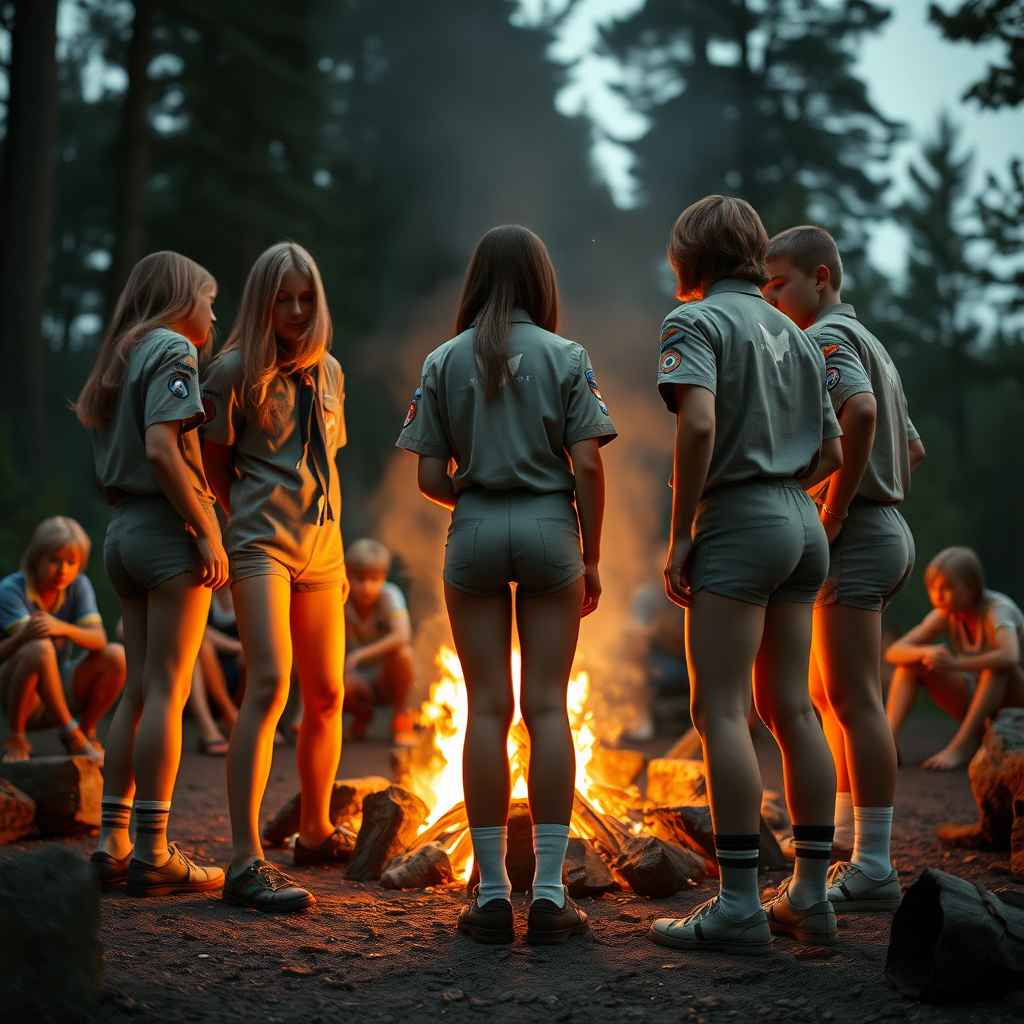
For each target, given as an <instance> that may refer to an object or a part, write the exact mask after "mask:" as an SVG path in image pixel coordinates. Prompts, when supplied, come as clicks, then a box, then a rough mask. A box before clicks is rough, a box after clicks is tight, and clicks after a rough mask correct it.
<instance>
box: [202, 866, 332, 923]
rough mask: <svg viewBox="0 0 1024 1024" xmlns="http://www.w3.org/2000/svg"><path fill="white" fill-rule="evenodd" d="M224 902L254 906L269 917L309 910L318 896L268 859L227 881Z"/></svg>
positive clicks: (230, 877)
mask: <svg viewBox="0 0 1024 1024" xmlns="http://www.w3.org/2000/svg"><path fill="white" fill-rule="evenodd" d="M221 899H223V900H224V902H225V903H230V904H231V905H232V906H234V907H252V909H253V910H262V911H263V912H264V913H267V914H287V913H291V912H292V911H295V910H305V909H306V908H307V907H311V906H313V904H314V903H316V897H315V896H314V895H313V894H312V893H311V892H310V891H309V890H308V889H303V888H302V886H301V885H299V884H298V883H297V882H295V881H294V880H293V879H291V878H289V877H288V876H287V875H286V874H285V873H284V872H283V871H279V870H278V869H277V868H276V867H275V866H274V865H273V864H270V863H269V862H267V861H265V860H257V861H254V862H253V863H252V864H250V865H249V866H248V867H247V868H246V869H245V870H244V871H240V872H239V873H238V874H237V875H232V874H231V873H230V872H229V873H228V875H227V877H226V878H225V879H224V891H223V893H222V894H221Z"/></svg>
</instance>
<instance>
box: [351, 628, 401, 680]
mask: <svg viewBox="0 0 1024 1024" xmlns="http://www.w3.org/2000/svg"><path fill="white" fill-rule="evenodd" d="M411 640H412V623H411V622H410V621H409V617H408V616H407V615H399V616H396V617H395V618H394V619H392V620H391V624H390V629H389V631H388V632H387V633H386V634H385V635H384V636H382V637H380V639H378V640H374V641H373V643H371V644H367V645H366V646H365V647H355V648H353V649H352V650H351V651H349V655H348V657H349V659H350V662H349V667H350V668H351V667H352V666H353V665H358V664H359V663H360V662H362V661H373V659H374V658H380V657H383V656H384V655H385V654H390V653H391V652H392V651H394V650H396V649H397V648H399V647H403V646H405V644H407V643H410V642H411Z"/></svg>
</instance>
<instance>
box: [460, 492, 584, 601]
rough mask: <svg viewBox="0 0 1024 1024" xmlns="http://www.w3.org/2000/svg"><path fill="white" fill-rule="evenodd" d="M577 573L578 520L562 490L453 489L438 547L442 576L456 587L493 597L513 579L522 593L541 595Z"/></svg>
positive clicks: (579, 567) (579, 563)
mask: <svg viewBox="0 0 1024 1024" xmlns="http://www.w3.org/2000/svg"><path fill="white" fill-rule="evenodd" d="M583 572H584V569H583V551H582V549H581V546H580V529H579V520H578V519H577V517H576V507H575V505H574V504H573V501H572V495H571V494H569V493H568V492H566V491H556V492H554V493H551V494H538V493H536V492H535V491H529V490H526V489H525V488H515V489H514V490H506V491H489V490H486V489H485V488H483V487H473V488H471V489H469V490H466V491H462V492H461V493H460V494H459V498H458V501H457V502H456V504H455V510H454V511H453V512H452V522H451V526H449V528H448V543H447V545H446V546H445V552H444V580H445V582H446V583H450V584H451V585H452V586H453V587H455V589H456V590H461V591H463V592H464V593H466V594H474V595H476V596H477V597H498V596H500V595H501V594H504V593H507V592H508V585H509V584H510V583H516V584H518V587H519V589H518V593H519V594H521V595H522V596H523V597H541V596H543V595H544V594H553V593H554V592H555V591H556V590H561V589H562V588H563V587H567V586H569V584H570V583H575V581H576V580H578V579H579V578H580V577H581V576H582V575H583Z"/></svg>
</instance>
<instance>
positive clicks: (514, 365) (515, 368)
mask: <svg viewBox="0 0 1024 1024" xmlns="http://www.w3.org/2000/svg"><path fill="white" fill-rule="evenodd" d="M522 358H523V353H522V352H520V353H519V355H517V356H513V357H512V358H511V359H510V360H509V361H508V368H509V372H510V373H511V374H512V376H513V377H514V376H515V375H516V374H517V373H518V372H519V363H520V362H521V361H522Z"/></svg>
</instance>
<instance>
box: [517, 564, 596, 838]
mask: <svg viewBox="0 0 1024 1024" xmlns="http://www.w3.org/2000/svg"><path fill="white" fill-rule="evenodd" d="M583 588H584V581H583V579H582V578H581V579H579V580H577V581H576V582H575V583H572V584H570V585H569V586H568V587H565V588H564V589H562V590H556V591H555V592H554V593H553V594H546V595H544V596H543V597H519V595H518V594H517V595H516V627H517V629H518V631H519V644H520V647H521V649H522V657H523V661H522V691H521V693H520V702H521V705H522V711H523V721H524V722H525V724H526V728H527V731H528V732H529V734H530V770H529V779H528V782H529V790H530V815H531V817H532V818H533V821H534V823H535V824H536V823H543V824H549V825H568V824H569V819H570V816H571V815H572V801H573V793H574V791H575V788H576V750H575V747H574V746H573V742H572V730H571V729H570V728H569V715H568V712H567V711H566V707H565V692H566V689H567V687H568V684H569V673H570V672H571V671H572V662H573V658H574V657H575V656H576V641H577V638H578V636H579V630H580V609H581V608H582V606H583Z"/></svg>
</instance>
